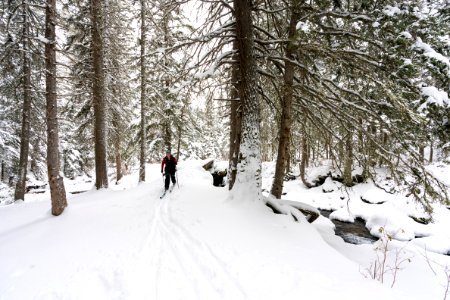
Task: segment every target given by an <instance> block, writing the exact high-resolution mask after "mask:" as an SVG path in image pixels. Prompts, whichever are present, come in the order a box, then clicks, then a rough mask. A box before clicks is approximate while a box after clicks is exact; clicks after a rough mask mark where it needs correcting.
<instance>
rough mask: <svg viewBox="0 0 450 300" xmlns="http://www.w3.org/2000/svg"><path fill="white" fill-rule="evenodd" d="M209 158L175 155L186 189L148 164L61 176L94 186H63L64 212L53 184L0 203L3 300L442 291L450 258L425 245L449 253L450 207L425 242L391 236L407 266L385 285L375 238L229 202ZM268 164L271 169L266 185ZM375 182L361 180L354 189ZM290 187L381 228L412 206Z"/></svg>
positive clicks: (301, 197) (406, 295)
mask: <svg viewBox="0 0 450 300" xmlns="http://www.w3.org/2000/svg"><path fill="white" fill-rule="evenodd" d="M202 164H203V161H187V162H180V164H179V167H178V169H179V172H178V178H179V186H178V185H177V186H176V187H175V189H174V190H173V192H172V193H168V194H167V195H166V197H165V198H163V199H160V198H159V196H160V194H161V192H162V180H161V175H160V172H159V171H160V170H159V168H160V165H159V164H153V165H147V170H146V174H147V178H146V182H145V183H141V184H139V185H138V184H137V182H138V174H137V172H134V173H133V174H131V175H127V176H126V177H124V178H123V179H122V180H121V182H120V184H119V185H113V184H111V187H110V188H109V189H106V190H100V191H96V190H94V189H93V188H92V184H93V183H92V182H89V180H88V179H86V178H84V179H83V180H82V181H81V182H79V184H81V185H80V186H78V185H77V183H76V182H69V181H66V186H68V190H73V191H81V190H83V189H86V188H87V185H89V184H90V188H89V191H87V192H85V193H82V194H76V195H72V194H68V202H69V206H68V207H67V208H66V210H65V211H64V213H63V214H62V215H61V216H58V217H53V216H51V214H50V200H49V193H48V191H47V192H46V193H44V194H27V195H26V197H25V201H20V202H16V204H12V205H4V206H0V299H1V300H4V299H5V300H6V299H7V300H14V299H46V300H51V299H96V300H100V299H208V300H210V299H258V300H261V299H345V300H347V299H358V300H359V299H384V300H385V299H409V300H411V299H443V298H444V296H445V287H446V284H447V282H448V277H447V276H446V273H445V268H446V266H447V265H449V263H450V259H449V256H445V255H441V254H437V253H434V252H430V251H425V250H424V245H423V244H427V243H428V242H429V243H430V244H432V245H433V248H434V250H440V251H441V252H445V251H446V250H447V249H450V245H449V244H450V242H449V239H448V233H446V231H448V228H449V225H450V224H448V223H449V221H446V220H450V215H449V212H450V211H449V210H447V209H444V208H443V209H441V210H438V212H439V213H438V215H437V216H436V222H435V223H434V224H432V226H431V227H430V228H428V227H427V226H429V225H426V226H425V225H423V226H424V227H426V228H422V229H421V230H422V231H423V232H426V233H427V234H428V239H429V241H428V242H427V241H426V240H424V239H422V241H421V242H422V243H423V244H420V243H419V241H418V240H419V239H414V240H413V242H402V241H392V242H391V244H390V248H391V249H392V250H398V251H400V252H399V253H400V254H399V255H400V256H401V257H402V258H410V259H411V262H409V263H406V264H405V265H402V269H401V270H399V271H398V274H397V277H396V282H395V285H394V287H393V288H390V284H391V281H392V278H391V277H389V276H388V275H386V280H385V283H384V284H381V283H380V282H378V281H374V280H372V279H370V278H366V277H368V276H367V274H368V272H367V270H369V269H370V265H371V263H373V262H374V260H375V259H376V256H375V250H374V249H375V247H376V245H369V244H365V245H352V244H347V243H344V241H343V240H342V239H341V238H339V237H337V236H335V235H334V231H333V228H334V225H333V224H332V223H331V222H330V221H329V220H328V219H326V218H324V217H319V219H318V220H317V221H315V222H314V223H313V224H309V223H307V222H305V221H303V222H301V223H296V222H293V221H292V218H290V217H288V216H285V215H275V214H273V213H272V211H271V210H270V209H269V208H268V207H265V206H263V205H262V204H261V203H258V202H255V201H238V200H236V199H232V197H230V193H229V192H228V189H227V188H219V187H214V186H213V185H212V177H211V175H210V173H209V172H207V171H204V170H203V169H202V168H201V166H202ZM273 168H274V165H273V164H269V165H265V166H264V169H263V187H265V186H267V185H269V184H270V180H271V176H270V174H273V173H271V172H272V171H273ZM268 174H269V175H268ZM447 174H448V173H447ZM373 188H374V187H373V185H371V184H366V186H364V185H362V186H361V187H360V188H359V189H360V190H359V191H357V190H355V191H353V192H352V193H354V195H360V194H362V193H364V192H365V193H366V194H367V193H370V192H368V191H370V190H371V189H373ZM285 191H286V192H287V194H286V195H285V196H284V197H285V198H286V199H287V198H290V199H289V200H294V201H301V202H305V203H307V204H310V205H313V206H315V207H321V206H325V207H327V208H333V209H335V210H339V209H341V210H347V211H350V213H351V214H352V215H358V216H360V217H363V218H365V219H368V218H371V217H372V218H375V216H376V215H377V214H378V215H379V216H381V217H383V218H384V219H383V220H381V221H380V220H379V221H377V220H375V219H373V220H372V221H371V222H372V223H373V224H375V225H376V224H378V225H379V224H382V226H386V227H387V225H389V224H390V223H389V222H392V218H391V217H390V216H391V214H393V212H397V216H398V215H400V216H404V215H405V213H403V214H402V213H401V212H402V211H406V210H407V209H408V208H409V206H408V205H406V204H404V205H403V204H396V205H394V203H393V200H392V198H390V197H387V198H386V202H385V203H383V204H380V205H377V204H367V203H363V202H362V201H361V200H360V199H359V198H358V197H356V196H355V197H353V196H354V195H353V194H352V195H353V196H351V199H352V201H350V202H349V207H348V208H347V207H345V205H344V204H343V202H346V201H343V200H342V199H340V194H339V193H340V192H341V190H339V189H338V190H336V191H334V192H331V193H323V191H322V190H321V189H320V187H319V188H315V189H309V190H306V189H305V188H304V187H303V185H302V184H301V183H300V182H299V181H290V182H287V183H286V184H285ZM241 195H244V194H241ZM366 196H367V195H366ZM249 197H251V196H250V195H249ZM368 198H370V197H368ZM353 202H354V203H353ZM400 202H401V201H400ZM317 204H320V205H317ZM371 205H372V207H371V209H370V210H369V209H367V207H369V206H371ZM374 206H375V207H377V209H375V211H376V212H372V210H373V207H374ZM382 208H384V211H385V212H387V213H385V214H382V212H381V209H382ZM397 216H395V217H397ZM398 222H400V223H401V226H403V227H405V228H404V229H405V230H406V231H407V232H417V231H418V229H417V228H414V226H415V225H414V224H412V223H411V222H409V223H408V222H407V221H405V220H404V219H403V218H400V219H399V220H398ZM375 225H373V226H374V228H375V227H376V226H375ZM397 225H398V224H397ZM433 226H434V227H433ZM391 227H392V228H393V229H392V230H395V228H394V227H395V226H391ZM417 227H420V226H418V225H417ZM444 236H447V240H444V239H443V237H444ZM433 237H434V239H433ZM430 244H428V245H430ZM429 247H431V246H429ZM400 249H401V250H400ZM435 252H438V251H435ZM394 258H395V257H388V261H389V260H392V259H394Z"/></svg>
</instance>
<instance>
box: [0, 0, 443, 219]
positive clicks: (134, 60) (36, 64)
mask: <svg viewBox="0 0 450 300" xmlns="http://www.w3.org/2000/svg"><path fill="white" fill-rule="evenodd" d="M0 15H1V17H0V42H1V45H2V47H1V50H0V70H1V72H0V73H1V74H2V75H1V77H0V110H1V113H0V160H1V182H2V183H3V186H6V185H9V186H10V187H11V188H13V189H14V190H15V195H14V198H15V199H23V198H24V194H25V192H26V186H27V182H28V185H29V184H30V182H33V181H34V180H47V177H48V178H49V181H50V183H52V182H57V181H58V180H59V179H61V178H62V177H67V178H74V177H76V176H81V175H88V176H95V181H96V186H97V188H104V187H107V186H108V184H111V183H113V182H117V181H119V180H120V179H121V177H122V176H123V174H124V173H125V172H128V171H129V170H130V168H133V167H140V170H141V173H140V181H145V168H144V165H145V163H146V162H157V161H159V160H160V158H161V156H162V153H163V152H164V149H167V148H170V149H171V150H172V152H173V153H174V155H176V156H177V157H178V158H180V159H184V160H186V159H205V158H209V157H216V158H219V159H224V160H229V161H230V167H229V172H228V174H229V180H228V181H229V187H230V189H231V188H233V184H234V182H235V180H236V177H237V178H238V180H237V182H239V183H242V184H243V185H245V186H249V189H252V188H254V187H256V189H258V188H259V187H260V183H259V182H260V164H261V161H272V160H276V162H277V166H276V172H275V178H274V183H273V185H272V190H271V194H272V195H274V196H275V198H280V197H281V194H282V189H283V180H284V179H285V176H286V175H288V174H289V173H290V172H292V171H293V172H294V173H298V174H299V180H302V181H303V183H304V184H305V185H306V186H308V187H309V186H313V185H314V184H315V183H314V182H308V180H307V178H306V177H305V170H307V168H308V167H309V166H313V165H314V164H317V163H319V162H320V161H322V160H324V159H326V160H329V161H331V162H332V163H333V166H334V168H335V170H336V174H337V175H336V178H337V179H338V180H341V181H342V182H344V184H345V185H346V186H349V187H350V186H352V185H354V184H356V183H358V182H362V181H366V180H368V179H370V178H372V179H375V182H376V181H377V180H376V177H377V172H376V169H377V168H378V167H384V168H388V169H389V171H390V174H391V177H392V179H393V180H396V182H397V183H398V187H397V188H396V189H398V190H404V189H405V190H408V192H409V193H410V194H411V195H412V196H414V197H415V198H416V200H417V201H419V202H420V203H421V204H422V205H423V206H424V208H425V209H429V210H431V207H430V205H429V203H430V202H431V201H442V202H446V201H448V197H447V188H446V187H445V186H444V185H442V184H441V183H440V182H439V181H438V180H436V179H435V178H434V177H433V175H432V174H430V173H429V172H428V171H427V169H426V165H427V164H428V163H431V162H433V161H435V160H440V161H446V160H448V154H449V150H450V123H449V120H450V105H449V98H448V95H449V93H450V62H449V56H450V36H449V32H450V3H448V1H445V0H442V1H440V0H432V1H423V0H412V1H371V0H362V1H353V0H348V1H341V0H333V1H331V0H318V1H301V0H289V1H288V0H286V1H269V0H267V1H265V0H254V1H239V0H234V1H172V0H140V1H128V0H109V1H100V0H91V1H84V0H71V1H67V0H62V1H58V2H56V3H55V2H54V1H52V0H47V1H43V0H2V3H1V6H0ZM55 25H56V28H55ZM52 27H53V31H52ZM52 55H54V57H55V59H56V62H55V61H52V60H51V57H52ZM52 66H53V67H55V69H54V70H53V69H52ZM52 76H53V77H52ZM51 78H54V80H55V81H54V82H53V83H54V85H53V89H50V90H49V88H50V87H52V81H51ZM52 95H56V97H57V98H56V99H57V106H58V112H57V113H58V115H57V116H58V118H57V120H58V121H59V122H57V123H55V122H54V121H55V120H56V117H53V118H52V117H51V113H50V112H54V113H56V110H54V108H56V99H54V100H55V102H51V101H50V100H51V99H50V98H52V97H51V96H52ZM52 109H53V110H52ZM55 124H56V125H55ZM55 126H56V127H55ZM55 132H56V133H59V137H58V135H56V137H55V134H54V133H55ZM58 138H59V140H58ZM55 141H56V148H55ZM49 145H52V147H48V146H49ZM49 149H53V150H55V149H56V153H57V154H56V156H55V152H53V156H51V155H52V152H51V151H50V150H49ZM48 157H53V159H49V160H48V159H47V158H48ZM55 157H56V158H55ZM47 161H48V162H49V163H47ZM55 161H58V162H59V164H60V165H56V166H53V167H54V168H56V170H57V169H60V170H61V172H62V174H60V173H59V172H55V171H54V170H55V169H54V168H53V169H51V168H50V166H49V164H50V163H51V162H55ZM52 170H53V171H52ZM94 171H95V173H94ZM52 174H53V175H52ZM94 174H95V175H94ZM52 176H53V177H52ZM52 178H53V179H52ZM50 185H51V184H50ZM59 191H60V193H59V195H60V197H62V196H61V195H62V194H63V189H62V188H61V186H60V187H59ZM390 192H395V191H390ZM255 193H257V194H258V193H259V192H257V191H256V192H255ZM54 196H55V197H56V194H53V193H52V198H53V197H54ZM65 205H66V204H64V203H63V204H61V207H62V209H63V207H64V206H65ZM62 209H59V210H56V211H54V214H58V211H59V213H60V212H62Z"/></svg>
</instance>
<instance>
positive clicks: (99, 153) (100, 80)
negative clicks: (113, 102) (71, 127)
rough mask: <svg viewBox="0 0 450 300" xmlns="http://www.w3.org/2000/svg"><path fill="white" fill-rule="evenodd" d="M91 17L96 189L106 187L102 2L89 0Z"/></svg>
mask: <svg viewBox="0 0 450 300" xmlns="http://www.w3.org/2000/svg"><path fill="white" fill-rule="evenodd" d="M91 17H92V59H93V63H94V78H93V85H92V86H93V90H92V96H93V104H94V118H95V123H94V138H95V186H96V188H97V189H101V188H107V187H108V174H107V169H106V102H105V75H104V69H103V40H102V34H101V30H102V24H103V22H102V1H101V0H91Z"/></svg>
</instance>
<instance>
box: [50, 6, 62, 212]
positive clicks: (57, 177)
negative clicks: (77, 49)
mask: <svg viewBox="0 0 450 300" xmlns="http://www.w3.org/2000/svg"><path fill="white" fill-rule="evenodd" d="M55 24H56V0H47V7H46V18H45V38H46V39H47V40H48V41H49V42H48V43H46V44H45V68H46V71H47V72H46V100H47V170H48V182H49V185H50V195H51V199H52V214H53V215H54V216H59V215H60V214H62V212H63V211H64V208H65V207H66V206H67V199H66V190H65V188H64V181H63V178H62V176H61V172H60V155H59V134H58V113H57V109H58V104H57V98H56V51H55V40H56V35H55Z"/></svg>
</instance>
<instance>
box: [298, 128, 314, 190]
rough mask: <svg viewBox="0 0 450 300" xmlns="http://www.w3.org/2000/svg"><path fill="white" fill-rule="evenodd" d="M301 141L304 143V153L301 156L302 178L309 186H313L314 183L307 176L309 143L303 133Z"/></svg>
mask: <svg viewBox="0 0 450 300" xmlns="http://www.w3.org/2000/svg"><path fill="white" fill-rule="evenodd" d="M301 143H302V154H301V158H300V179H301V180H302V182H303V184H304V185H305V186H306V187H307V188H310V187H312V184H310V183H309V182H308V181H307V180H306V178H305V169H306V166H307V163H308V144H307V141H306V136H305V134H303V136H302V141H301Z"/></svg>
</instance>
